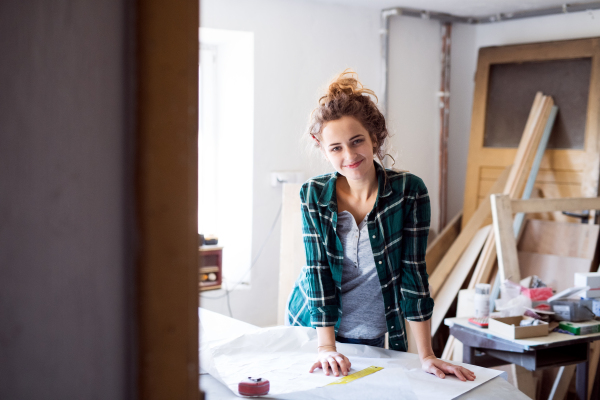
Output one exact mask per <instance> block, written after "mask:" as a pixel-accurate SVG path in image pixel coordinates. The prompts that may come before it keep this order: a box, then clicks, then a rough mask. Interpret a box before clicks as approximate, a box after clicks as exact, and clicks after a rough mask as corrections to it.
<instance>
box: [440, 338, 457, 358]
mask: <svg viewBox="0 0 600 400" xmlns="http://www.w3.org/2000/svg"><path fill="white" fill-rule="evenodd" d="M456 343H459V341H458V340H456V338H455V337H454V336H452V335H450V337H448V341H446V346H445V347H444V351H443V352H442V357H441V358H442V360H449V361H452V357H453V354H454V346H455V345H456Z"/></svg>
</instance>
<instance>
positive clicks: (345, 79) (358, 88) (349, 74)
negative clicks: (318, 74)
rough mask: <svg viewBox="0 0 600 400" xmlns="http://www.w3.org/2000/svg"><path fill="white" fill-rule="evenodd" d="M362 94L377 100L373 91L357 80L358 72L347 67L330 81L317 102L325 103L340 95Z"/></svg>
mask: <svg viewBox="0 0 600 400" xmlns="http://www.w3.org/2000/svg"><path fill="white" fill-rule="evenodd" d="M363 94H365V95H372V96H374V97H375V99H376V100H377V96H375V92H373V91H372V90H371V89H367V88H365V87H364V86H363V84H362V83H360V81H359V80H358V74H357V73H356V72H354V71H353V70H352V69H350V68H347V69H345V70H344V72H342V73H341V74H339V75H338V76H336V77H335V78H334V79H333V80H332V81H331V83H330V84H329V87H328V88H327V93H326V94H325V96H323V97H321V98H320V99H319V103H320V104H327V103H329V102H330V101H332V100H335V99H339V98H341V97H357V96H362V95H363Z"/></svg>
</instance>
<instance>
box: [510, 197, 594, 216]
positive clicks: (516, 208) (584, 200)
mask: <svg viewBox="0 0 600 400" xmlns="http://www.w3.org/2000/svg"><path fill="white" fill-rule="evenodd" d="M511 208H512V212H513V214H514V213H520V212H522V213H535V212H551V211H580V210H600V197H574V198H561V199H529V200H512V201H511Z"/></svg>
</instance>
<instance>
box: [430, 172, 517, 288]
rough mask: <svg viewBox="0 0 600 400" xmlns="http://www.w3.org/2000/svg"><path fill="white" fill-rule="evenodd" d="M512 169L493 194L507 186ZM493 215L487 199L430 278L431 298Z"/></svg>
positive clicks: (505, 174)
mask: <svg viewBox="0 0 600 400" xmlns="http://www.w3.org/2000/svg"><path fill="white" fill-rule="evenodd" d="M509 172H510V167H508V168H506V169H505V170H504V172H503V173H502V174H501V175H500V177H498V180H497V181H496V183H494V186H492V188H491V189H490V192H491V193H494V192H496V191H499V190H501V188H502V187H504V186H505V184H506V180H507V179H508V174H509ZM490 215H491V208H490V199H489V197H486V199H485V200H484V201H482V202H481V204H480V205H479V207H478V208H477V211H475V214H473V216H472V217H471V219H470V220H469V222H468V223H467V225H465V227H464V228H463V230H462V231H461V232H460V234H459V235H458V237H457V238H456V240H455V241H454V243H452V246H450V248H449V249H448V252H447V253H446V254H445V255H444V257H443V258H442V260H441V261H440V263H439V265H438V266H437V268H436V269H435V270H434V271H433V273H432V274H431V276H430V277H429V285H430V286H431V297H433V298H435V296H436V294H437V292H438V291H439V290H440V288H441V287H442V286H443V284H444V282H445V281H446V279H447V278H448V275H450V273H451V272H452V269H453V268H454V266H455V265H456V263H457V262H458V260H459V259H460V257H461V255H462V254H463V252H464V251H465V249H466V248H467V246H469V243H470V242H471V240H472V239H473V237H474V236H475V234H476V233H477V231H478V230H479V229H480V228H481V226H482V225H483V224H484V222H485V220H486V219H487V218H488V217H489V216H490Z"/></svg>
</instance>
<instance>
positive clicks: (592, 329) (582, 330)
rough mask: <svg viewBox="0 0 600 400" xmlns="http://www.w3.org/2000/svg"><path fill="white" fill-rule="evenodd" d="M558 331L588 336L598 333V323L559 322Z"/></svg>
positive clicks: (599, 330) (599, 326) (599, 323)
mask: <svg viewBox="0 0 600 400" xmlns="http://www.w3.org/2000/svg"><path fill="white" fill-rule="evenodd" d="M558 327H559V328H560V329H564V330H565V331H567V332H571V333H573V334H575V335H589V334H590V333H597V332H600V322H598V321H586V322H567V321H561V322H560V323H559V324H558Z"/></svg>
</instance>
